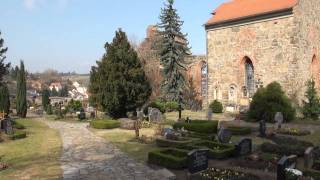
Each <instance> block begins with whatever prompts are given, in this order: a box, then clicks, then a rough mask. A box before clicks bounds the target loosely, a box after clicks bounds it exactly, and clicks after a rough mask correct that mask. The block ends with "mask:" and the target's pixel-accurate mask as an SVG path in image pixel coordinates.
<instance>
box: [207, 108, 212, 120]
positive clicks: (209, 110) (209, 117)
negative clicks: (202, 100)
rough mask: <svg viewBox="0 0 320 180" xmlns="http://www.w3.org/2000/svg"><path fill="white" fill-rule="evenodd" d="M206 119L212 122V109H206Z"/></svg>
mask: <svg viewBox="0 0 320 180" xmlns="http://www.w3.org/2000/svg"><path fill="white" fill-rule="evenodd" d="M207 118H208V121H211V120H212V109H211V108H209V109H208V114H207Z"/></svg>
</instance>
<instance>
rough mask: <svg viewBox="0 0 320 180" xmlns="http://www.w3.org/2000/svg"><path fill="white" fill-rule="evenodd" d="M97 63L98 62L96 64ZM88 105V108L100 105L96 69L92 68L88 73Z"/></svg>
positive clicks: (99, 90)
mask: <svg viewBox="0 0 320 180" xmlns="http://www.w3.org/2000/svg"><path fill="white" fill-rule="evenodd" d="M97 63H98V62H97ZM89 92H90V97H89V103H90V106H92V107H95V108H98V107H99V105H101V103H102V102H101V89H100V83H99V74H98V68H97V67H95V66H93V67H91V71H90V84H89Z"/></svg>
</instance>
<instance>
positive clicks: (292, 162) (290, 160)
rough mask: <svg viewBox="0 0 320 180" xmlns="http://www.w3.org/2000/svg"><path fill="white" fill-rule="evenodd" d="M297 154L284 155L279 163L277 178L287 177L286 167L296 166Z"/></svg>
mask: <svg viewBox="0 0 320 180" xmlns="http://www.w3.org/2000/svg"><path fill="white" fill-rule="evenodd" d="M296 160H297V156H289V157H287V156H283V157H282V158H281V159H280V161H279V162H278V165H277V180H285V179H286V169H287V168H291V169H294V168H295V167H296Z"/></svg>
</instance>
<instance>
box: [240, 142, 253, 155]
mask: <svg viewBox="0 0 320 180" xmlns="http://www.w3.org/2000/svg"><path fill="white" fill-rule="evenodd" d="M236 152H237V155H238V156H245V155H249V154H251V152H252V139H249V138H244V139H242V140H241V141H240V142H239V143H238V144H237V145H236Z"/></svg>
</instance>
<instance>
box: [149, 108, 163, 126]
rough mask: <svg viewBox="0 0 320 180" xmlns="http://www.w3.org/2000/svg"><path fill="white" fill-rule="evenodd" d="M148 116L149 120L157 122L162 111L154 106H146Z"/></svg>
mask: <svg viewBox="0 0 320 180" xmlns="http://www.w3.org/2000/svg"><path fill="white" fill-rule="evenodd" d="M148 117H149V121H150V122H155V123H159V122H161V121H162V113H161V111H160V110H159V109H156V108H150V107H149V108H148Z"/></svg>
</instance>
